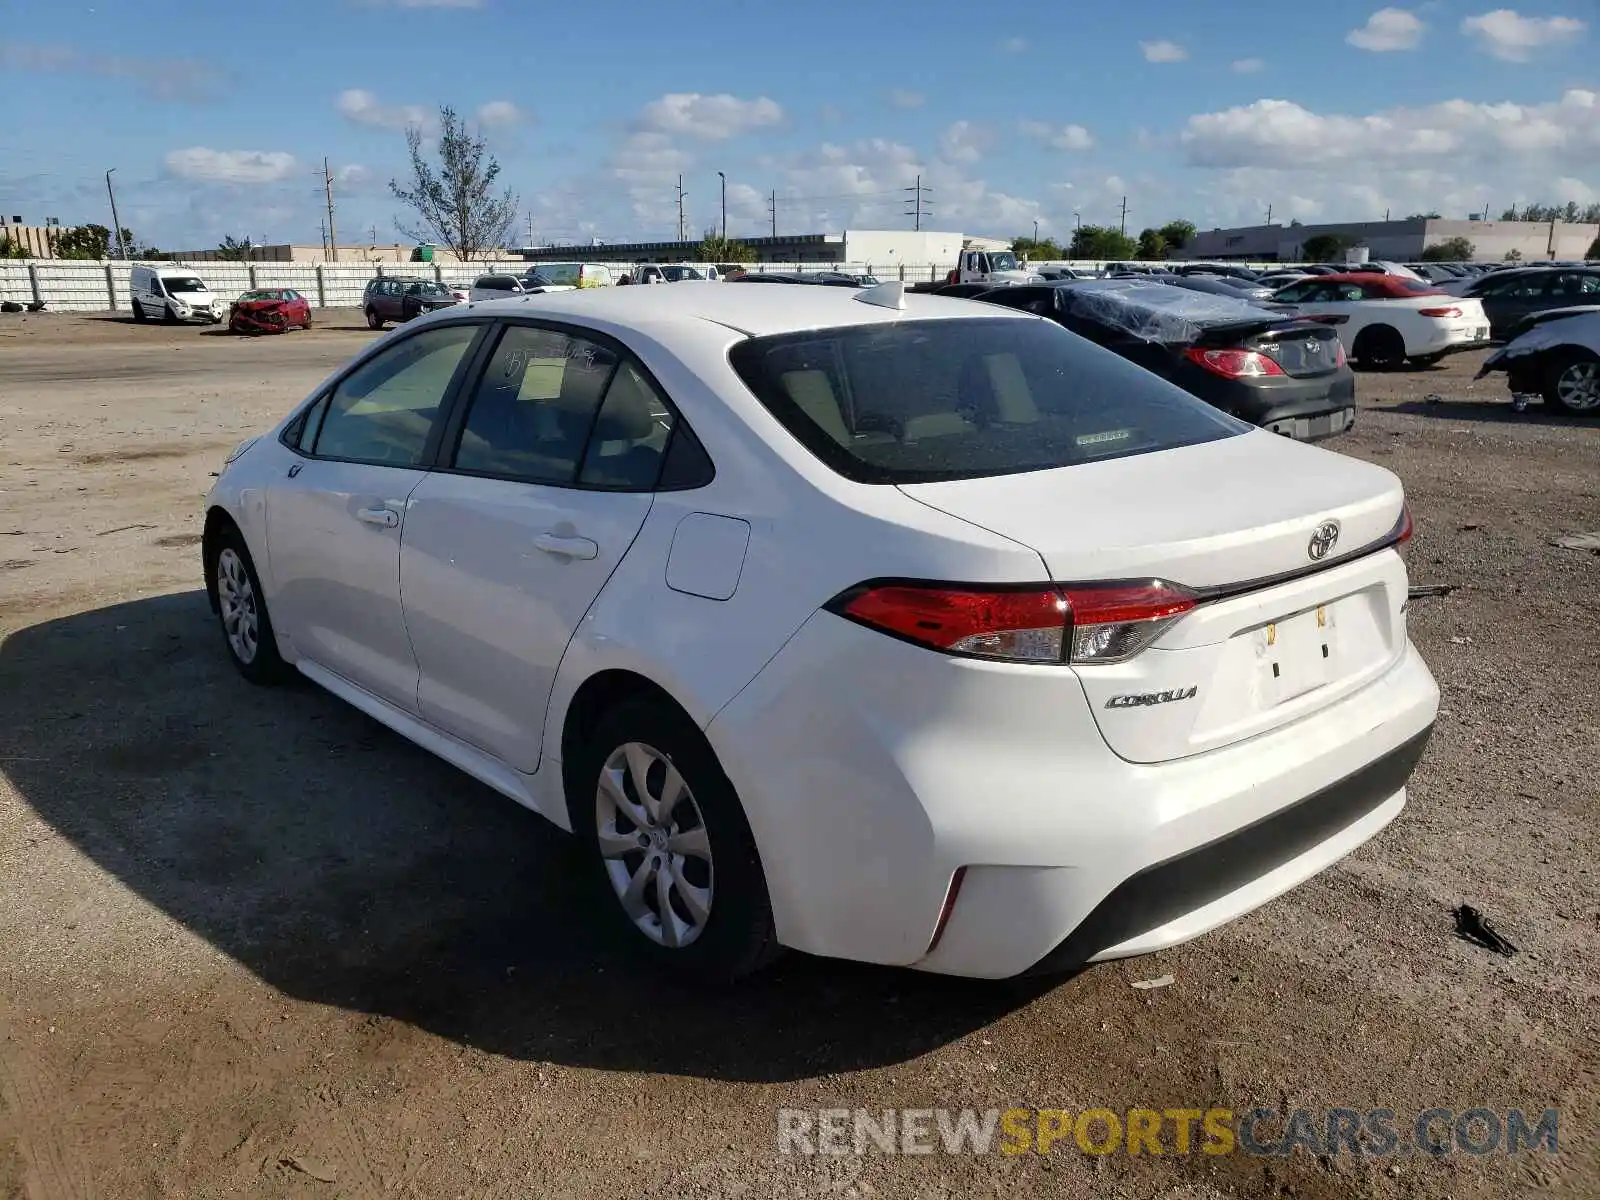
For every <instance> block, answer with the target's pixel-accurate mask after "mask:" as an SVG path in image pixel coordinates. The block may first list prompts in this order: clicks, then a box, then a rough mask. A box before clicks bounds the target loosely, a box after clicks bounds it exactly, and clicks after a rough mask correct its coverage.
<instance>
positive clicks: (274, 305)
mask: <svg viewBox="0 0 1600 1200" xmlns="http://www.w3.org/2000/svg"><path fill="white" fill-rule="evenodd" d="M310 328H311V301H309V300H307V299H306V298H305V297H304V296H302V295H301V294H300V293H299V292H296V291H291V290H290V289H288V288H260V289H258V290H256V291H253V292H246V293H245V294H244V295H242V296H240V297H239V298H238V299H237V300H235V301H234V302H233V308H232V309H231V310H230V311H229V313H228V329H229V330H230V331H231V332H233V333H284V332H287V331H288V330H290V329H310Z"/></svg>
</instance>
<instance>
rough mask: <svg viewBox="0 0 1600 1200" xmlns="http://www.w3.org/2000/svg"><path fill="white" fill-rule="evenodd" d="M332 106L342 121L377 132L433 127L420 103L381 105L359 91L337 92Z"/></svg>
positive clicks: (373, 98)
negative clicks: (342, 118)
mask: <svg viewBox="0 0 1600 1200" xmlns="http://www.w3.org/2000/svg"><path fill="white" fill-rule="evenodd" d="M335 107H337V108H338V110H339V115H340V116H342V117H344V119H345V120H347V121H351V122H353V123H355V124H357V125H371V126H374V127H376V128H378V129H409V128H411V127H412V126H416V127H417V128H419V129H432V128H433V127H434V126H435V125H436V124H437V118H436V117H435V116H434V114H433V113H432V112H430V111H429V110H428V109H426V108H424V107H423V106H422V105H420V104H381V103H379V101H378V98H377V97H376V96H374V95H373V94H372V93H371V92H368V91H364V90H363V89H361V88H348V89H346V90H345V91H342V92H340V93H339V99H338V100H337V101H336V103H335Z"/></svg>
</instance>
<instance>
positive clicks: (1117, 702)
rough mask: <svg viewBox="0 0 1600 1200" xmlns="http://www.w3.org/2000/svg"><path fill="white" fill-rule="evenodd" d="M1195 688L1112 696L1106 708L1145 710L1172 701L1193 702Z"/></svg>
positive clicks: (1196, 690) (1197, 689)
mask: <svg viewBox="0 0 1600 1200" xmlns="http://www.w3.org/2000/svg"><path fill="white" fill-rule="evenodd" d="M1199 690H1200V689H1199V688H1197V687H1192V686H1191V687H1186V688H1170V689H1168V690H1167V691H1164V692H1133V693H1130V694H1128V695H1125V696H1113V697H1111V699H1109V700H1107V701H1106V707H1107V708H1147V707H1148V706H1150V705H1152V704H1171V703H1172V702H1173V701H1174V700H1193V699H1194V697H1195V693H1197V692H1198V691H1199Z"/></svg>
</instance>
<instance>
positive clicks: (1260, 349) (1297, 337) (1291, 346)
mask: <svg viewBox="0 0 1600 1200" xmlns="http://www.w3.org/2000/svg"><path fill="white" fill-rule="evenodd" d="M1195 344H1196V345H1197V346H1201V347H1205V348H1211V347H1213V346H1216V347H1221V346H1230V347H1231V346H1237V347H1239V348H1240V349H1243V350H1254V351H1255V352H1256V353H1258V354H1264V355H1266V356H1267V357H1268V358H1270V359H1271V360H1272V361H1273V362H1275V363H1277V364H1278V366H1280V367H1282V368H1283V372H1284V374H1285V375H1289V376H1292V377H1293V378H1296V379H1306V378H1311V377H1314V376H1317V375H1327V374H1330V373H1332V372H1334V371H1337V370H1338V369H1339V334H1338V333H1337V332H1336V331H1335V330H1334V329H1333V327H1332V326H1330V325H1324V324H1320V323H1317V322H1310V321H1305V322H1301V321H1284V320H1282V319H1280V320H1278V321H1276V322H1270V323H1269V322H1260V323H1257V324H1254V325H1250V326H1246V327H1244V328H1241V329H1239V330H1237V331H1232V330H1231V327H1230V328H1223V329H1217V330H1210V331H1207V333H1206V334H1205V335H1204V336H1202V337H1201V338H1200V339H1199V340H1198V341H1196V343H1195Z"/></svg>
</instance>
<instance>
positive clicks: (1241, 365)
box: [1183, 346, 1283, 379]
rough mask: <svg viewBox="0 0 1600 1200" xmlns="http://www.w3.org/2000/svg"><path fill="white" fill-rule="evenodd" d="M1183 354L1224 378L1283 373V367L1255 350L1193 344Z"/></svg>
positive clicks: (1259, 376)
mask: <svg viewBox="0 0 1600 1200" xmlns="http://www.w3.org/2000/svg"><path fill="white" fill-rule="evenodd" d="M1183 356H1184V357H1185V358H1187V359H1188V360H1189V361H1190V362H1192V363H1194V364H1195V365H1196V366H1198V367H1204V368H1205V369H1206V370H1208V371H1210V372H1211V373H1212V374H1213V375H1221V376H1222V377H1223V378H1224V379H1260V378H1262V377H1263V376H1266V375H1282V374H1283V368H1282V367H1280V366H1279V365H1278V364H1277V363H1275V362H1273V361H1272V359H1270V358H1268V357H1267V356H1266V355H1265V354H1260V353H1258V352H1256V351H1254V350H1202V349H1200V348H1199V347H1198V346H1191V347H1189V349H1187V350H1185V351H1184V352H1183Z"/></svg>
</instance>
